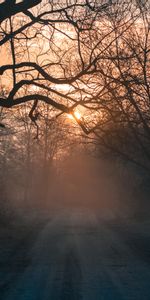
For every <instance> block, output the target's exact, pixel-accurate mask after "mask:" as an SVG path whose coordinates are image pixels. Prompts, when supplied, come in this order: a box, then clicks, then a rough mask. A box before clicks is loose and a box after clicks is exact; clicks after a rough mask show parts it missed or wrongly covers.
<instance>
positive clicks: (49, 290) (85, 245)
mask: <svg viewBox="0 0 150 300" xmlns="http://www.w3.org/2000/svg"><path fill="white" fill-rule="evenodd" d="M136 236H137V237H138V232H137V235H136ZM134 237H135V234H133V235H132V234H129V235H128V232H127V231H126V228H125V227H123V226H122V225H120V226H119V225H118V224H117V225H116V224H115V222H111V221H110V220H109V219H105V218H100V217H98V214H96V213H95V212H90V211H89V210H82V209H74V210H71V209H70V210H68V211H67V210H64V211H61V212H58V213H57V214H54V215H53V216H51V217H50V218H49V219H48V220H47V222H46V223H45V225H44V226H43V227H42V229H41V230H40V231H39V233H38V235H37V237H36V239H35V241H34V243H31V245H30V247H28V253H27V255H28V260H27V261H26V263H25V266H24V268H23V269H22V270H21V271H20V273H19V274H18V271H16V273H15V265H16V264H17V263H18V260H19V257H20V249H18V250H16V251H17V252H18V254H17V255H16V254H15V258H14V261H13V264H12V267H13V269H14V270H12V272H13V276H12V277H11V280H8V278H9V276H10V274H7V268H5V272H4V273H3V274H1V288H2V289H1V296H0V299H1V300H80V299H82V300H104V299H106V300H122V299H136V300H146V299H147V300H149V299H150V259H149V249H148V248H147V247H148V245H146V244H143V243H142V242H141V241H139V240H138V238H137V239H136V238H135V240H134ZM141 243H142V244H141ZM142 245H143V246H142ZM21 259H22V258H21ZM8 270H9V273H11V271H10V268H8Z"/></svg>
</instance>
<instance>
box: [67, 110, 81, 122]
mask: <svg viewBox="0 0 150 300" xmlns="http://www.w3.org/2000/svg"><path fill="white" fill-rule="evenodd" d="M81 117H82V116H81V114H80V112H79V111H75V112H74V113H72V114H68V118H69V119H70V120H74V119H78V120H80V119H81Z"/></svg>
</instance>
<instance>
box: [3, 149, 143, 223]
mask: <svg viewBox="0 0 150 300" xmlns="http://www.w3.org/2000/svg"><path fill="white" fill-rule="evenodd" d="M26 178H27V179H28V182H26V180H25V179H26ZM23 179H24V180H25V182H23V183H22V185H19V184H16V183H14V181H13V180H12V178H10V189H8V190H7V197H8V199H9V200H8V202H9V206H10V207H11V209H12V210H13V211H14V212H16V213H17V214H24V213H27V214H31V215H32V214H35V213H38V214H39V213H41V214H42V213H46V214H52V213H54V212H55V213H57V211H58V210H59V211H60V210H64V209H65V210H66V209H67V210H75V209H82V210H83V209H85V210H91V211H93V210H94V211H95V212H96V213H97V214H98V215H99V217H100V218H120V217H121V218H122V217H129V216H130V215H134V214H136V213H137V211H138V210H140V211H141V207H140V205H142V206H143V204H142V201H143V199H142V200H141V199H138V194H139V192H140V184H141V177H140V175H139V174H138V173H136V172H135V170H134V168H129V166H123V165H121V164H117V163H116V162H115V161H113V160H110V159H105V158H94V157H91V156H90V155H87V154H81V153H78V154H71V155H70V157H66V158H65V159H63V160H60V161H55V162H54V163H53V165H52V164H47V166H46V168H45V169H44V170H42V171H41V170H40V171H39V170H38V168H35V169H32V171H31V172H30V173H27V174H24V176H23ZM12 185H13V187H12ZM26 185H28V186H26Z"/></svg>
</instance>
